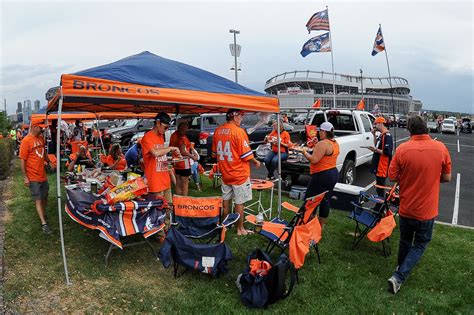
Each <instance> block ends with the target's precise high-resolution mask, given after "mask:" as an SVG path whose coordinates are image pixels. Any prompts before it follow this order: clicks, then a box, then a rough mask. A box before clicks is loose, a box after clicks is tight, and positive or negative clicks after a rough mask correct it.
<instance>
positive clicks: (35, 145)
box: [19, 134, 47, 182]
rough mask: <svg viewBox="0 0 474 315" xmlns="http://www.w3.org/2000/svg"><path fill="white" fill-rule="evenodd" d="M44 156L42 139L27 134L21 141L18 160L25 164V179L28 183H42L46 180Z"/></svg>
mask: <svg viewBox="0 0 474 315" xmlns="http://www.w3.org/2000/svg"><path fill="white" fill-rule="evenodd" d="M45 154H46V150H45V148H44V139H43V137H41V136H39V137H35V136H33V135H32V134H28V135H27V136H26V137H25V138H24V139H23V141H21V146H20V154H19V156H20V159H22V160H25V162H26V177H28V179H29V180H30V181H32V182H44V181H46V180H47V177H46V170H45V168H44V157H45Z"/></svg>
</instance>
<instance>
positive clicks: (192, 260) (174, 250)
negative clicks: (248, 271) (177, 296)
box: [160, 195, 240, 277]
mask: <svg viewBox="0 0 474 315" xmlns="http://www.w3.org/2000/svg"><path fill="white" fill-rule="evenodd" d="M221 209H222V197H187V196H178V195H175V196H173V208H172V213H171V226H170V228H169V229H168V233H167V235H166V238H165V241H164V244H163V246H162V247H161V249H160V258H161V260H162V262H163V265H164V266H165V267H169V266H170V265H171V260H173V267H174V276H175V277H177V276H178V269H179V266H183V267H184V268H185V269H184V271H183V272H181V273H180V274H179V276H181V275H183V274H184V273H185V272H187V271H188V270H191V269H194V270H198V271H200V272H202V273H206V274H210V275H212V276H217V275H219V274H221V273H224V272H226V271H227V269H226V264H227V262H228V261H229V260H230V259H232V253H231V251H230V249H229V248H228V246H227V244H225V243H224V240H225V233H226V230H227V228H230V227H231V226H232V225H233V224H235V223H236V222H237V220H238V219H239V218H240V215H239V214H237V213H231V214H229V215H227V216H226V218H224V220H221ZM216 237H217V238H218V242H217V243H213V244H210V243H211V241H213V240H214V239H215V238H216ZM195 240H197V241H202V242H201V243H199V244H198V243H194V241H195ZM203 243H204V244H203Z"/></svg>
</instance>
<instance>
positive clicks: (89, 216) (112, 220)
mask: <svg viewBox="0 0 474 315" xmlns="http://www.w3.org/2000/svg"><path fill="white" fill-rule="evenodd" d="M66 196H67V203H66V207H65V208H66V212H67V214H68V215H69V216H70V217H71V219H73V220H74V221H76V222H77V223H79V224H81V225H83V226H85V227H87V228H89V229H92V230H99V232H100V236H101V237H102V238H104V239H105V240H107V241H109V242H111V243H112V244H114V245H116V246H118V247H120V248H121V249H122V242H121V241H120V237H124V236H130V235H134V234H139V233H141V234H143V236H144V237H145V238H147V237H149V236H151V235H153V234H155V233H157V232H159V231H160V230H162V229H163V228H164V226H165V217H166V213H165V211H164V210H163V208H164V206H165V205H166V201H164V200H163V199H158V200H153V201H131V202H120V203H116V204H113V205H109V204H106V203H103V202H101V199H100V198H99V197H96V196H94V195H93V194H91V193H86V192H84V191H82V190H80V189H66ZM95 202H97V210H99V211H97V210H93V209H92V205H93V204H94V203H95Z"/></svg>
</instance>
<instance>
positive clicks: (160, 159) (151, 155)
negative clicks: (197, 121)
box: [141, 112, 179, 202]
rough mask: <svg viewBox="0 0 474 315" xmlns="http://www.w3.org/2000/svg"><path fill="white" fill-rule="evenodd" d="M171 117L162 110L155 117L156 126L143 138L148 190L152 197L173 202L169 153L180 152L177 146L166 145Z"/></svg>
mask: <svg viewBox="0 0 474 315" xmlns="http://www.w3.org/2000/svg"><path fill="white" fill-rule="evenodd" d="M170 122H171V118H170V116H169V115H168V114H166V113H164V112H161V113H158V114H157V115H156V117H155V127H154V128H153V129H152V130H150V131H148V132H147V133H146V134H145V135H144V136H143V139H142V142H141V145H142V152H143V161H144V163H145V177H146V179H147V183H148V192H149V194H150V196H151V197H152V198H156V197H158V196H160V197H166V199H167V200H168V202H171V201H172V200H171V196H170V194H167V195H166V196H165V192H168V191H170V188H171V179H170V174H169V172H168V158H167V156H166V155H167V154H168V153H169V152H170V151H175V152H177V153H178V154H179V149H178V148H177V147H171V146H170V147H165V132H166V130H168V128H169V126H170Z"/></svg>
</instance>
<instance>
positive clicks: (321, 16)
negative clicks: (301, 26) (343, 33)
mask: <svg viewBox="0 0 474 315" xmlns="http://www.w3.org/2000/svg"><path fill="white" fill-rule="evenodd" d="M306 28H307V29H308V34H309V33H311V31H329V15H328V10H327V9H326V10H324V11H320V12H316V13H315V14H313V16H311V17H310V18H309V21H308V23H306Z"/></svg>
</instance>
